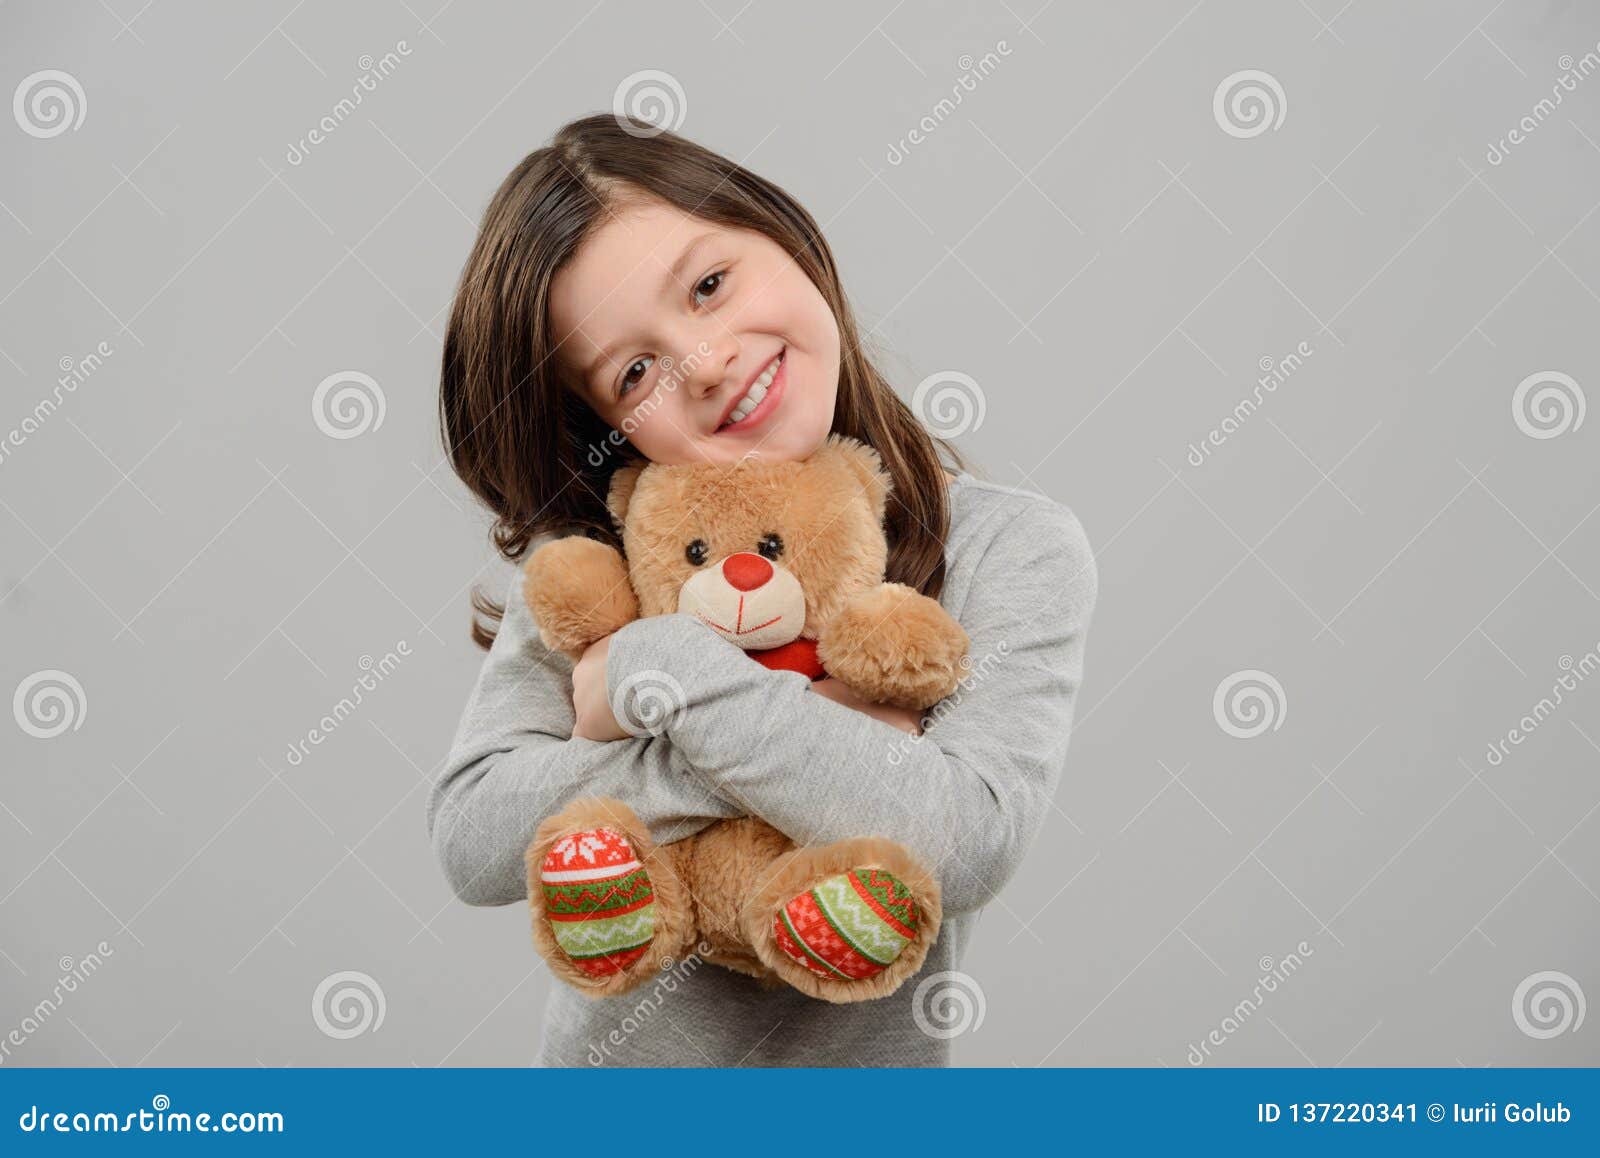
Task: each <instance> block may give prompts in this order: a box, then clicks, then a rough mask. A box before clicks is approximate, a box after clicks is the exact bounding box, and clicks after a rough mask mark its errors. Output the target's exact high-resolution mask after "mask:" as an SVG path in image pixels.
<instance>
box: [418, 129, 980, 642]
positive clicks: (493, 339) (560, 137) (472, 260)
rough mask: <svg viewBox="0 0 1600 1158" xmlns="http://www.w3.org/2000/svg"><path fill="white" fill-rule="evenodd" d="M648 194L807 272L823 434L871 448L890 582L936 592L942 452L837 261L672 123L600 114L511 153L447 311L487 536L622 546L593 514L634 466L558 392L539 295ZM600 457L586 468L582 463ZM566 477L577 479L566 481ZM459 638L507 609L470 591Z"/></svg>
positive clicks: (738, 172) (455, 442)
mask: <svg viewBox="0 0 1600 1158" xmlns="http://www.w3.org/2000/svg"><path fill="white" fill-rule="evenodd" d="M641 196H645V197H655V198H658V199H659V200H661V201H665V202H667V203H668V204H671V205H673V206H676V207H677V208H678V209H679V210H681V211H682V212H684V213H688V214H692V215H694V216H696V217H699V218H702V219H704V220H706V221H709V222H713V223H715V224H718V225H722V226H724V227H728V228H738V229H750V230H755V231H757V232H760V233H762V234H765V235H766V236H767V237H769V238H771V239H772V240H773V241H774V242H776V243H777V244H778V245H780V246H782V247H783V249H784V250H785V252H787V253H789V254H790V255H791V256H792V257H793V258H794V260H795V261H796V262H797V263H798V264H799V265H800V267H801V268H802V269H803V270H805V272H806V275H807V276H808V277H809V278H810V279H811V281H812V283H813V284H815V285H816V287H817V289H818V290H819V291H820V292H821V294H822V296H823V298H824V299H825V300H826V301H827V303H828V305H829V307H830V308H831V309H832V310H833V315H834V318H835V319H836V320H837V323H838V327H839V339H840V365H839V394H838V401H837V403H836V404H835V408H834V418H833V430H834V431H835V432H837V433H840V434H846V435H849V436H850V437H852V438H856V439H859V440H860V441H862V442H864V443H866V444H867V445H868V446H871V447H872V448H873V449H875V450H876V451H877V452H878V454H879V456H880V457H881V458H882V459H883V464H884V467H885V468H886V469H887V470H888V472H889V474H890V476H891V477H892V478H893V480H894V491H893V496H894V497H893V499H892V500H891V502H890V505H889V510H888V513H887V514H886V516H885V519H884V523H885V532H886V533H887V536H888V541H889V563H888V569H887V578H888V579H889V580H890V581H891V582H896V583H904V584H906V585H907V586H909V587H913V588H915V589H916V590H918V591H921V592H923V593H924V594H926V595H929V596H931V597H934V598H937V597H938V595H939V592H940V590H941V589H942V587H943V585H944V571H945V557H944V544H945V536H946V534H947V533H948V530H949V525H950V512H949V488H948V484H947V482H946V480H945V476H944V465H943V462H942V461H941V458H940V454H941V451H942V452H943V454H944V455H945V456H946V458H947V459H948V460H949V461H950V462H951V463H952V464H953V465H954V466H955V467H957V468H961V467H963V465H964V464H963V461H962V458H961V456H960V454H959V453H958V452H957V451H956V450H955V448H954V447H952V446H950V445H949V444H948V443H946V442H945V441H944V440H943V439H939V438H935V437H934V436H933V435H932V434H930V433H929V432H928V431H927V430H926V429H925V428H924V427H923V426H922V424H921V423H919V422H918V421H917V420H916V418H915V416H914V415H913V414H912V413H911V409H910V408H909V407H908V406H907V405H906V404H905V402H903V401H902V400H901V399H900V397H899V396H898V395H896V394H895V392H894V390H893V388H892V387H890V385H889V383H888V381H887V380H886V379H885V378H884V376H883V375H882V374H881V373H879V371H878V369H877V367H876V366H874V365H873V363H872V361H871V359H870V358H869V357H868V355H867V354H866V353H865V352H864V351H863V349H862V347H861V341H860V337H859V334H858V331H857V327H856V321H855V315H854V313H853V312H852V310H851V308H850V303H849V301H848V300H847V299H846V297H845V293H844V289H843V287H842V286H841V285H840V282H839V274H838V270H837V268H836V267H835V265H834V260H833V254H832V253H831V252H830V251H829V249H828V243H827V242H826V241H825V240H824V239H823V237H822V232H821V230H820V229H819V228H818V226H817V223H816V222H815V221H814V220H813V219H812V217H811V215H810V214H809V213H807V212H806V210H805V209H804V208H803V207H802V206H801V205H800V204H799V202H797V201H796V200H795V199H794V198H793V197H791V196H790V195H789V194H788V193H786V192H784V191H783V190H782V189H780V188H778V186H776V185H774V184H772V183H771V182H770V181H766V180H764V179H763V178H761V177H759V176H757V175H756V174H754V173H752V172H750V171H749V170H747V169H744V168H742V167H741V166H739V165H737V164H735V163H734V162H732V161H730V160H728V159H727V158H725V157H722V156H719V155H718V154H716V153H714V152H712V151H711V150H709V149H705V148H702V147H701V146H699V145H697V144H695V143H694V142H692V141H689V140H686V139H685V138H683V137H680V136H678V135H676V134H675V133H672V132H670V131H664V130H663V131H658V130H656V129H655V128H653V127H651V126H647V125H640V124H638V123H637V122H624V121H623V120H621V119H619V118H618V117H616V116H613V115H611V114H608V113H597V114H595V115H593V116H587V117H583V118H581V119H579V120H575V121H572V122H571V123H569V124H567V125H566V126H564V127H563V128H562V129H561V130H560V131H559V132H557V133H556V135H555V138H554V139H553V140H552V142H551V143H550V144H549V145H548V146H547V147H545V148H542V149H539V150H537V151H536V152H533V153H530V154H529V155H528V156H527V157H526V158H524V159H523V161H522V163H521V164H519V165H518V166H517V167H516V168H515V169H513V170H512V171H511V174H510V175H509V176H508V177H507V178H506V179H505V181H504V182H503V183H502V184H501V186H500V188H499V189H498V190H497V191H496V192H495V195H494V197H493V199H491V201H490V202H489V207H488V209H487V210H486V211H485V213H484V217H483V226H482V228H481V229H480V230H479V232H478V238H477V241H476V243H475V244H474V245H473V247H472V254H471V256H470V257H469V258H468V259H467V264H466V268H465V269H464V270H463V272H462V275H461V284H460V287H459V288H458V289H457V291H456V298H455V303H454V305H453V306H452V308H451V311H450V325H449V328H448V329H447V330H446V332H445V338H444V357H443V365H442V368H441V371H440V390H439V410H440V422H441V426H442V428H443V435H444V441H445V445H446V447H448V449H449V454H450V461H451V464H452V465H453V466H454V468H455V471H456V473H457V474H458V475H459V476H460V477H461V480H462V481H463V482H464V483H466V485H467V487H468V488H469V489H471V491H472V492H473V493H474V494H475V495H477V496H478V497H479V498H480V499H482V500H483V502H484V503H485V504H486V505H487V506H488V507H489V509H490V510H491V511H493V512H494V515H495V522H494V526H493V529H492V531H491V538H492V539H493V541H494V545H495V547H496V548H497V549H498V550H499V552H500V554H501V555H502V556H503V557H504V558H505V559H507V560H508V561H512V562H515V561H517V560H518V559H519V558H520V557H521V556H522V554H523V553H524V552H525V551H526V550H527V547H528V544H529V542H530V541H531V540H532V539H533V537H534V536H535V535H539V534H543V533H545V532H555V533H559V534H572V533H587V534H589V535H592V536H594V537H597V538H600V539H602V540H604V541H606V542H610V543H612V544H614V545H617V546H619V547H620V542H619V540H618V538H617V535H616V532H615V528H614V527H613V525H612V522H611V519H610V516H609V515H608V514H607V511H606V508H605V503H604V499H605V495H606V492H607V489H608V487H609V484H610V478H611V474H612V472H613V471H615V470H616V468H617V467H618V466H620V465H623V463H624V462H627V461H640V459H639V456H638V454H637V452H636V451H633V449H632V447H631V446H628V445H627V444H626V443H623V444H622V445H621V447H619V451H620V452H621V453H619V454H609V453H608V454H602V455H596V454H594V453H593V449H594V448H595V447H600V446H616V445H617V443H618V436H617V435H616V434H614V433H613V432H612V431H611V430H610V429H609V428H608V427H607V426H606V424H605V423H604V422H603V421H601V419H600V418H599V416H598V415H596V414H595V413H594V411H593V410H591V409H590V408H589V407H588V406H587V405H585V404H584V403H583V401H582V400H581V399H580V398H579V397H578V396H577V395H576V393H575V392H574V391H572V390H570V389H567V388H565V387H564V385H563V380H562V377H563V374H564V372H565V371H564V370H563V369H562V367H561V366H560V365H559V364H558V361H557V359H556V357H555V353H556V349H555V343H554V339H553V334H552V332H551V326H550V321H549V313H548V307H549V300H550V286H551V282H552V281H553V280H554V278H555V275H556V273H557V271H558V270H560V269H561V268H562V266H563V265H564V264H565V263H566V262H567V261H569V260H570V259H571V258H572V256H573V255H574V254H575V253H576V252H577V251H578V249H579V247H580V246H581V245H582V244H583V242H584V240H585V238H587V237H588V236H589V235H590V233H591V232H592V231H593V230H594V229H596V228H597V227H598V226H599V225H600V224H601V223H602V222H603V221H604V219H605V218H606V216H607V214H608V212H614V211H615V208H616V207H617V206H618V205H621V204H625V203H627V202H628V201H630V200H633V199H636V198H638V197H641ZM596 458H598V459H599V461H598V462H596V461H594V460H595V459H596ZM575 476H576V477H575ZM472 605H473V608H474V610H475V611H476V612H477V613H478V615H480V616H482V617H483V618H482V619H479V618H476V617H475V618H474V621H473V625H472V638H473V640H474V641H475V642H476V643H478V644H479V645H480V646H481V647H484V648H487V647H488V646H489V645H490V644H491V643H493V641H494V632H495V625H496V624H497V623H498V622H499V620H500V619H501V617H502V616H503V615H504V613H505V609H504V607H502V606H501V605H500V604H498V603H496V602H494V601H493V600H491V599H489V598H488V597H487V596H485V595H484V594H483V593H482V592H481V591H474V592H473V595H472Z"/></svg>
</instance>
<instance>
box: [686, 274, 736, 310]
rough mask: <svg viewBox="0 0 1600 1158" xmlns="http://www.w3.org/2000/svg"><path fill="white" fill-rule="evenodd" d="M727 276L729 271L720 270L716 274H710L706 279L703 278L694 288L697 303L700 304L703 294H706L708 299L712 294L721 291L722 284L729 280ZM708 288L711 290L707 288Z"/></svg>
mask: <svg viewBox="0 0 1600 1158" xmlns="http://www.w3.org/2000/svg"><path fill="white" fill-rule="evenodd" d="M727 276H728V271H727V270H718V271H717V272H716V273H708V274H706V276H705V277H703V278H701V279H700V280H699V282H697V283H696V284H695V287H694V300H695V302H696V303H699V302H700V295H701V294H702V293H704V294H705V295H706V297H710V296H711V295H712V294H714V293H716V292H717V291H718V290H719V289H721V288H722V283H723V281H724V280H726V279H727ZM708 286H709V288H707V287H708Z"/></svg>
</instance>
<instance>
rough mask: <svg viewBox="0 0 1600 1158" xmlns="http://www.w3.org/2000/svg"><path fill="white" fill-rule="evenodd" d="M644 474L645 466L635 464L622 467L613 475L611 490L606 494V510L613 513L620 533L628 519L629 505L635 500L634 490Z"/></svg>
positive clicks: (612, 515)
mask: <svg viewBox="0 0 1600 1158" xmlns="http://www.w3.org/2000/svg"><path fill="white" fill-rule="evenodd" d="M643 473H644V467H643V465H640V464H634V465H630V466H620V467H618V468H617V469H616V470H615V471H613V472H612V474H611V489H610V490H609V491H607V492H606V509H607V510H609V511H610V512H611V517H612V518H613V519H614V520H615V521H616V524H617V530H619V531H620V530H622V525H623V523H624V522H625V521H626V519H627V517H628V503H629V501H630V500H632V498H633V489H634V487H636V486H638V485H639V476H640V475H641V474H643Z"/></svg>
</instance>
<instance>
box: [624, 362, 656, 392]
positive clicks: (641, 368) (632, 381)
mask: <svg viewBox="0 0 1600 1158" xmlns="http://www.w3.org/2000/svg"><path fill="white" fill-rule="evenodd" d="M652 361H654V359H653V358H651V357H650V356H649V355H646V356H644V357H643V358H635V359H634V360H633V362H632V364H631V365H629V367H628V368H627V369H626V370H624V371H623V372H622V382H621V384H620V385H619V386H618V388H617V396H618V397H619V398H620V397H621V396H622V395H624V394H626V393H627V392H628V391H629V390H632V389H633V388H634V387H635V386H637V385H638V384H639V379H641V378H643V377H644V374H645V371H646V370H648V369H649V368H650V363H651V362H652ZM635 370H637V371H638V373H637V374H635V373H634V371H635Z"/></svg>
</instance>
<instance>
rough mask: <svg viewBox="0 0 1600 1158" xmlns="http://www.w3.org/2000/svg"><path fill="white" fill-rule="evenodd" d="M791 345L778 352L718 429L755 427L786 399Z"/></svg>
mask: <svg viewBox="0 0 1600 1158" xmlns="http://www.w3.org/2000/svg"><path fill="white" fill-rule="evenodd" d="M788 353H789V349H788V347H787V346H786V347H784V348H783V349H782V350H779V351H778V356H777V357H775V358H774V359H773V360H772V361H771V362H769V363H768V364H767V367H766V369H764V370H762V371H761V373H760V374H759V375H758V376H757V377H756V380H755V381H754V382H752V383H750V388H749V389H748V390H746V391H745V393H744V397H742V398H740V399H739V401H738V402H737V403H736V404H735V405H734V406H733V408H732V409H731V410H729V411H728V413H727V415H726V416H725V417H724V419H723V422H722V425H721V426H719V427H717V429H716V431H715V432H714V433H716V434H730V433H739V432H743V431H746V430H753V429H755V428H756V427H757V426H760V425H761V424H762V423H763V422H765V421H766V420H767V416H768V415H769V414H771V413H772V412H773V411H774V410H776V409H777V408H778V403H780V402H781V401H783V388H784V386H785V385H786V384H787V383H788V381H789V373H788V366H789V360H788Z"/></svg>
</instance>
